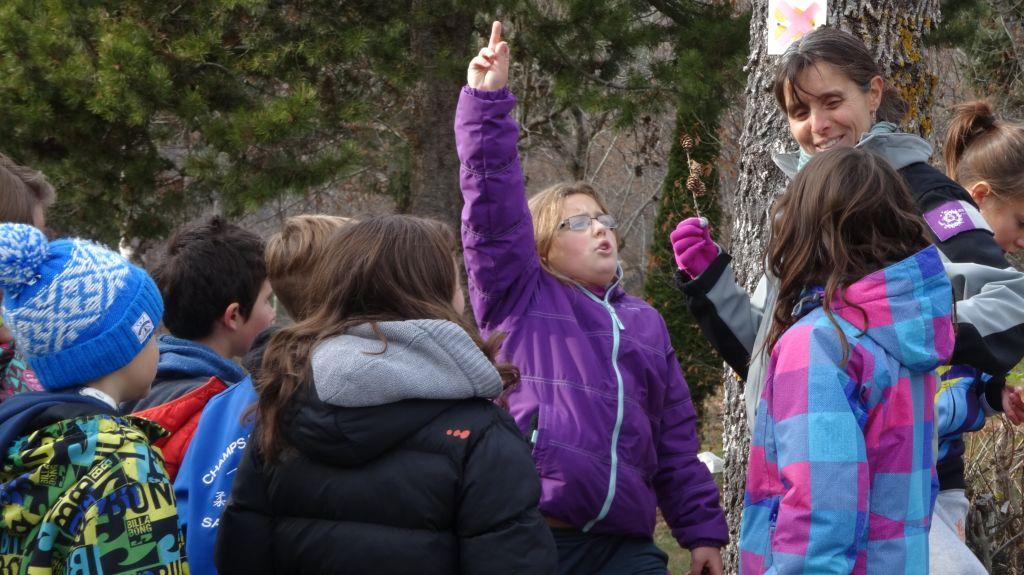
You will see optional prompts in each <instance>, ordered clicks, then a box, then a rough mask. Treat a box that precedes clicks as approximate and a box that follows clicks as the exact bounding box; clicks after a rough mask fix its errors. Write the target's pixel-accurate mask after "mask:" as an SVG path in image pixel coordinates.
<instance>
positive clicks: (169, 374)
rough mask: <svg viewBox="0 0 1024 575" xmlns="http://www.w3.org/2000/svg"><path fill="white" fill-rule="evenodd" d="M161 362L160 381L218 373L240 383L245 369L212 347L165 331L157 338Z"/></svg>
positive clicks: (218, 375)
mask: <svg viewBox="0 0 1024 575" xmlns="http://www.w3.org/2000/svg"><path fill="white" fill-rule="evenodd" d="M157 345H158V347H159V348H160V362H159V363H158V364H157V368H156V381H155V382H154V384H158V383H160V382H162V381H167V380H171V379H192V378H195V379H203V380H206V379H209V378H210V377H216V378H218V379H220V380H221V381H223V382H224V383H227V384H233V383H238V382H239V381H241V380H242V379H243V378H244V377H245V370H243V369H242V368H241V367H239V366H238V364H237V363H235V362H233V361H231V360H228V359H224V358H223V357H221V356H220V355H218V354H217V352H215V351H213V350H212V349H210V348H209V347H207V346H205V345H203V344H201V343H198V342H195V341H192V340H188V339H182V338H180V337H174V336H173V335H162V336H160V337H159V338H158V339H157Z"/></svg>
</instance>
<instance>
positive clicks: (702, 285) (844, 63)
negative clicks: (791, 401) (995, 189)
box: [670, 28, 1024, 489]
mask: <svg viewBox="0 0 1024 575" xmlns="http://www.w3.org/2000/svg"><path fill="white" fill-rule="evenodd" d="M773 88H774V94H775V99H776V101H777V103H778V105H779V108H780V109H781V110H782V111H783V112H784V113H785V114H786V118H787V120H788V122H789V128H790V133H791V134H792V136H793V139H794V140H795V141H796V143H797V144H798V145H799V150H798V151H797V152H793V153H788V154H778V155H776V156H775V157H774V160H775V163H776V164H777V165H778V166H779V167H780V168H781V169H782V170H783V171H784V172H785V173H786V174H787V175H788V176H789V177H790V178H792V177H794V176H795V175H796V174H797V173H798V172H799V171H800V170H801V169H802V168H803V166H804V165H805V164H807V162H808V161H809V160H810V159H811V158H813V157H814V156H815V155H816V154H818V153H821V152H823V151H827V150H830V149H835V148H839V147H851V146H852V147H856V148H858V149H862V150H867V151H871V152H874V153H877V154H879V155H881V156H882V157H884V158H885V159H886V161H887V162H888V163H889V165H890V166H891V167H892V168H894V169H896V170H897V171H898V173H899V174H900V176H902V178H903V180H904V182H905V183H906V184H907V187H908V188H909V190H910V193H911V196H912V197H913V199H914V200H915V203H916V209H917V213H918V214H920V215H922V216H923V217H924V220H925V223H926V224H927V226H926V230H927V232H928V237H929V239H930V240H931V241H932V242H933V243H934V244H935V245H936V247H938V249H939V251H940V252H941V255H942V256H943V257H942V261H943V265H944V267H945V270H946V274H947V275H948V276H949V278H950V281H951V282H952V284H953V287H954V292H955V296H956V299H957V308H956V310H957V313H956V327H957V330H956V345H955V347H954V351H953V356H952V358H951V360H950V364H952V365H953V366H956V367H955V368H953V369H950V370H946V371H944V372H943V377H944V378H946V377H954V376H955V375H956V373H958V369H960V368H961V367H962V368H964V369H968V370H972V371H978V372H984V373H989V374H994V375H995V376H996V377H992V378H991V379H990V380H988V383H987V384H986V386H985V388H984V395H985V396H986V397H987V398H988V403H989V405H991V407H992V408H994V409H996V410H1006V411H1007V412H1008V414H1009V415H1010V417H1011V419H1015V420H1016V419H1022V418H1024V405H1022V404H1021V403H1020V402H1019V401H1013V397H1015V396H1014V394H1012V393H1009V392H1007V391H1005V390H1004V386H1005V384H1004V381H1005V379H1004V378H1003V377H1002V375H1003V374H1005V373H1007V372H1008V371H1009V370H1010V369H1012V368H1013V366H1015V365H1016V364H1017V363H1019V362H1020V361H1021V358H1022V356H1024V274H1022V273H1021V272H1019V271H1017V270H1015V269H1013V268H1012V267H1011V266H1010V265H1009V263H1008V262H1007V261H1006V258H1005V257H1004V253H1003V249H1002V248H1001V247H1000V244H999V243H998V239H999V238H998V237H994V236H993V232H992V228H991V226H990V225H989V224H988V223H987V222H986V219H985V218H984V217H983V215H982V213H981V212H980V211H979V210H978V205H977V204H976V203H975V200H974V199H973V198H972V196H971V194H969V193H968V192H967V190H965V189H964V188H963V187H962V186H961V185H960V184H958V183H957V182H955V181H953V180H951V179H950V178H948V177H946V176H945V175H943V174H942V173H941V172H940V171H939V170H937V169H935V168H934V167H932V166H931V165H930V164H929V163H928V159H929V157H930V156H931V151H932V150H931V146H930V145H929V144H928V143H927V142H926V141H925V140H923V139H921V138H920V137H918V136H916V135H913V134H906V133H901V132H899V131H898V130H897V126H896V124H895V122H899V121H900V120H901V119H902V117H903V115H904V114H905V112H906V104H905V103H904V102H903V101H902V99H901V98H900V97H899V94H897V93H896V92H895V91H894V90H893V89H892V88H888V87H886V85H885V80H884V79H883V78H882V76H881V68H880V67H879V66H878V63H877V62H876V61H875V59H874V57H873V56H872V55H871V52H870V51H869V50H868V48H867V46H865V45H864V43H863V42H862V41H861V40H860V39H858V38H857V37H855V36H853V35H852V34H850V33H848V32H844V31H842V30H837V29H834V28H819V29H817V30H814V31H813V32H811V33H809V34H807V35H806V36H804V37H803V38H802V39H801V40H799V41H797V42H796V43H794V44H793V46H792V47H790V49H789V50H788V51H787V52H786V54H785V55H783V57H782V59H781V62H780V63H779V67H778V69H777V72H776V76H775V82H774V87H773ZM869 222H870V224H869V225H868V227H869V228H871V229H874V228H876V227H877V224H876V223H875V222H872V221H871V220H865V221H864V222H863V223H862V225H867V224H868V223H869ZM773 227H774V223H773ZM879 233H880V232H879ZM670 236H671V237H670V239H671V242H672V245H673V250H674V252H675V259H676V263H677V265H678V267H679V273H678V275H677V285H678V286H679V288H680V289H681V290H682V291H683V293H684V294H686V295H687V297H688V300H689V301H688V305H689V308H690V310H691V311H692V312H693V313H694V315H695V316H696V318H697V321H698V324H699V325H700V326H701V329H702V330H703V332H704V334H705V336H706V337H708V339H709V340H710V341H711V342H712V344H713V345H714V346H715V347H716V348H717V349H718V350H719V352H720V353H721V354H722V355H723V357H724V358H725V360H726V361H727V362H728V363H729V365H731V366H732V367H733V369H735V370H736V372H737V373H739V374H740V375H741V377H744V378H745V379H746V383H747V385H746V388H745V391H744V396H745V397H744V399H745V402H746V407H747V417H748V423H749V424H750V427H751V428H753V426H754V424H753V419H754V414H755V409H756V406H757V403H758V401H759V400H760V398H761V396H762V390H763V388H764V385H765V369H766V367H767V362H768V356H767V354H766V353H765V348H764V341H765V338H766V336H767V335H768V334H769V333H770V331H771V329H772V323H773V320H774V318H772V317H771V316H770V314H769V315H768V316H767V317H766V316H765V314H766V313H769V310H771V309H773V307H774V305H775V299H776V297H777V290H778V281H777V280H776V279H774V278H772V277H771V271H769V275H768V276H766V277H764V278H762V280H761V283H760V284H759V285H758V287H757V289H756V291H755V293H754V295H753V298H751V297H750V296H749V295H748V294H747V292H746V291H745V290H744V289H743V288H741V287H740V286H739V285H737V284H736V282H735V280H734V275H733V271H732V268H731V265H730V263H729V261H730V258H729V255H728V254H727V253H725V252H724V251H722V250H721V249H720V248H719V247H718V246H717V245H716V244H715V243H714V242H713V241H712V239H711V235H710V233H709V230H708V229H707V226H706V223H704V222H702V221H701V220H700V219H698V218H688V219H686V220H684V221H682V222H680V223H679V225H678V226H677V227H676V229H675V230H674V231H673V232H672V233H671V234H670ZM762 320H767V321H762ZM945 385H946V382H945V381H944V382H943V386H945ZM960 464H961V468H960V469H959V471H960V473H957V470H956V469H947V468H946V467H947V466H940V467H939V480H940V483H941V484H942V488H943V489H948V488H953V487H955V486H956V485H957V478H959V485H960V487H961V488H962V481H963V480H962V461H961V462H960Z"/></svg>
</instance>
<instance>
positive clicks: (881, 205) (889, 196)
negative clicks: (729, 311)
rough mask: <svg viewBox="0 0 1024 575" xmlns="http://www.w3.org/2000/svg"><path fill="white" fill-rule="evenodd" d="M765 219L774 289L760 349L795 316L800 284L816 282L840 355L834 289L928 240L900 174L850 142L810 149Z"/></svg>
mask: <svg viewBox="0 0 1024 575" xmlns="http://www.w3.org/2000/svg"><path fill="white" fill-rule="evenodd" d="M770 221H772V222H774V225H773V226H772V233H771V238H770V239H769V241H768V269H769V271H770V272H771V274H772V275H773V276H775V277H776V278H778V281H779V292H778V298H777V300H776V303H775V309H773V310H772V312H771V313H772V319H773V324H772V327H771V330H770V331H769V332H768V337H767V338H766V339H765V347H764V349H765V350H766V351H767V352H771V350H772V349H773V348H774V347H775V344H776V343H777V342H778V340H779V338H780V337H782V334H783V333H784V332H785V331H786V330H787V329H789V327H790V326H792V325H793V324H794V323H795V322H796V320H797V319H798V318H796V317H794V308H795V307H796V306H797V305H798V302H799V301H800V298H801V296H802V294H803V292H804V289H805V288H808V287H811V286H822V287H824V289H825V293H824V297H823V298H822V307H823V308H824V310H825V313H826V315H828V318H829V320H830V321H831V322H832V325H834V326H835V328H836V331H838V332H839V337H840V340H841V341H842V346H843V361H844V362H845V361H846V360H847V359H848V358H849V344H848V342H847V341H846V337H845V336H844V335H843V333H842V330H841V329H840V328H839V324H838V322H836V320H835V317H834V316H833V315H832V310H833V309H834V307H835V305H834V303H835V298H836V297H837V293H838V292H839V290H841V289H842V288H845V287H847V286H849V285H851V284H853V283H854V282H856V281H857V280H859V279H861V278H863V277H864V276H866V275H868V274H870V273H871V272H873V271H876V270H879V269H881V268H884V267H885V266H888V265H890V264H893V263H896V262H898V261H900V260H903V259H906V258H907V257H909V256H911V255H913V254H915V253H917V252H918V251H920V250H922V249H924V248H926V247H927V246H928V245H929V244H930V242H929V241H928V238H927V236H926V235H925V224H924V220H922V219H921V216H919V215H918V214H917V207H916V205H915V203H914V200H913V198H912V197H911V195H910V191H909V190H908V189H907V186H906V184H905V183H904V182H903V178H901V177H900V175H899V174H897V173H896V171H895V170H894V169H893V168H892V167H891V166H890V165H889V163H888V162H886V161H885V159H884V158H881V157H879V156H877V155H875V154H873V153H871V152H867V151H864V150H858V149H856V148H841V149H836V150H829V151H827V152H821V153H818V154H815V155H814V158H813V159H811V161H810V162H808V163H807V165H806V166H805V167H804V169H803V170H801V171H800V173H799V174H797V176H796V178H795V179H794V180H793V181H792V183H790V185H789V187H788V188H787V189H786V193H785V194H783V195H782V197H781V198H779V200H778V201H777V202H776V203H775V205H774V206H773V207H772V210H771V220H770ZM861 311H862V313H863V310H861Z"/></svg>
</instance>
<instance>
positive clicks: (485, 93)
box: [462, 86, 512, 101]
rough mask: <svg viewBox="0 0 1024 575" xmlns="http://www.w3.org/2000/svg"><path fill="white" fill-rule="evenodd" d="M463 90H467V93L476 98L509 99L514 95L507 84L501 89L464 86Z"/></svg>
mask: <svg viewBox="0 0 1024 575" xmlns="http://www.w3.org/2000/svg"><path fill="white" fill-rule="evenodd" d="M462 91H463V92H465V93H466V94H469V95H470V96H473V97H474V98H479V99H481V100H490V101H498V100H508V99H509V98H511V97H512V92H511V91H510V90H509V89H508V86H505V87H504V88H502V89H500V90H478V89H476V88H470V87H469V86H464V87H463V88H462Z"/></svg>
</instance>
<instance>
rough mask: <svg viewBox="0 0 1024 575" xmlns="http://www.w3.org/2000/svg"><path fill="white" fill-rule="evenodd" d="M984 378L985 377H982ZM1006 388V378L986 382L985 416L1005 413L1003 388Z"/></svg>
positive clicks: (994, 378)
mask: <svg viewBox="0 0 1024 575" xmlns="http://www.w3.org/2000/svg"><path fill="white" fill-rule="evenodd" d="M982 377H983V376H982ZM1004 387H1006V377H1005V376H1004V377H993V378H992V379H989V380H988V381H986V382H985V395H984V399H985V401H984V403H985V404H986V405H985V406H984V407H985V414H986V415H995V414H997V413H1002V412H1003V388H1004Z"/></svg>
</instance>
